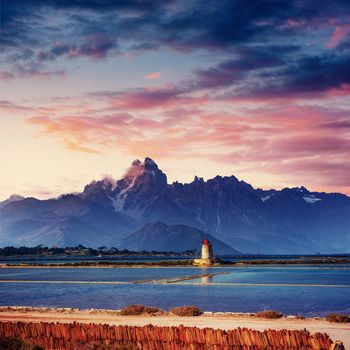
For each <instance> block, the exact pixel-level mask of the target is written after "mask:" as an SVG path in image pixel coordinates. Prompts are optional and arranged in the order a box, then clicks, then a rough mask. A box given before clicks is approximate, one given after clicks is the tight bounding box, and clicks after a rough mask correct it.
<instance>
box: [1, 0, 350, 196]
mask: <svg viewBox="0 0 350 350" xmlns="http://www.w3.org/2000/svg"><path fill="white" fill-rule="evenodd" d="M0 40H1V73H0V77H1V92H0V95H1V96H0V99H1V101H0V102H1V117H0V118H1V131H0V133H1V134H0V149H1V153H0V164H1V168H2V171H1V177H0V181H1V183H0V199H5V198H7V197H8V196H9V195H10V194H13V193H17V194H21V195H25V196H34V197H37V198H50V197H55V196H57V195H59V194H62V193H69V192H79V191H82V189H83V187H84V185H85V184H87V183H89V182H91V181H92V180H93V179H100V178H101V177H103V176H106V175H111V176H113V177H115V178H120V177H121V176H122V175H123V173H124V172H125V170H126V169H127V168H128V166H129V165H130V163H131V162H132V161H133V160H134V159H136V158H139V159H143V158H144V157H146V156H148V157H151V158H152V159H154V160H155V161H156V162H157V164H158V165H159V167H160V168H161V169H162V170H163V171H164V172H165V173H166V174H167V176H168V181H169V182H172V181H176V180H177V181H180V182H191V181H192V180H193V178H194V176H195V175H198V176H201V177H203V178H204V179H208V178H212V177H214V176H216V175H222V176H225V175H235V176H236V177H238V178H239V179H241V180H244V181H246V182H249V183H251V184H252V185H253V186H254V187H262V188H284V187H296V186H302V185H303V186H305V187H307V188H308V189H309V190H312V191H325V192H342V193H347V194H350V175H349V174H350V2H349V1H348V0H332V1H327V0H326V1H311V0H310V1H307V0H295V1H285V0H280V1H277V0H254V1H238V0H231V1H217V0H203V1H195V0H194V1H187V0H182V1H177V0H144V1H141V0H130V1H128V0H120V1H112V0H85V1H83V0H71V1H69V0H60V1H59V0H36V1H35V0H26V1H23V0H21V1H20V0H3V1H2V2H1V35H0Z"/></svg>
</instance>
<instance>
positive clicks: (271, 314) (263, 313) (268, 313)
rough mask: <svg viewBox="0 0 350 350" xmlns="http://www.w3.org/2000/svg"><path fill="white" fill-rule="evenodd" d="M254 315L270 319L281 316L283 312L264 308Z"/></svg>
mask: <svg viewBox="0 0 350 350" xmlns="http://www.w3.org/2000/svg"><path fill="white" fill-rule="evenodd" d="M255 316H256V317H262V318H267V319H270V320H272V319H277V318H281V317H283V314H282V313H280V312H278V311H274V310H264V311H260V312H257V313H256V314H255Z"/></svg>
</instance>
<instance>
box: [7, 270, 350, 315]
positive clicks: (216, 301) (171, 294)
mask: <svg viewBox="0 0 350 350" xmlns="http://www.w3.org/2000/svg"><path fill="white" fill-rule="evenodd" d="M217 272H225V274H220V275H215V276H213V277H209V278H207V277H203V278H193V279H189V280H185V281H180V282H175V283H170V284H161V283H164V281H165V280H166V279H170V280H171V279H174V278H176V277H182V276H195V275H199V274H207V273H217ZM0 280H2V281H4V282H1V283H0V305H28V306H50V307H55V306H57V307H80V308H110V309H119V308H121V307H123V306H125V305H129V304H133V303H142V304H147V305H155V306H159V307H162V308H165V309H167V308H170V307H172V306H177V305H197V306H199V307H201V308H202V309H204V310H206V311H237V312H256V311H259V310H263V309H270V308H271V309H275V310H279V311H282V312H283V313H285V314H304V315H310V316H311V315H323V314H326V313H329V312H343V313H347V314H350V266H346V265H342V266H335V265H333V266H328V267H327V266H297V267H295V266H275V265H274V266H258V267H256V266H254V267H227V268H207V269H206V268H190V267H185V268H183V267H182V268H181V267H171V268H10V269H7V268H4V269H0ZM6 280H7V281H11V282H5V281H6ZM145 280H153V282H146V283H141V284H134V282H135V281H145ZM16 281H18V282H16ZM24 281H26V282H24ZM35 281H36V282H35ZM38 281H46V283H37V282H38ZM49 281H56V283H47V282H49ZM58 281H65V282H66V283H64V284H61V283H57V282H58ZM73 281H77V282H79V284H73V283H71V282H73ZM84 282H90V283H89V284H88V283H84ZM94 282H107V283H108V282H112V283H113V282H124V283H127V284H120V285H119V284H94Z"/></svg>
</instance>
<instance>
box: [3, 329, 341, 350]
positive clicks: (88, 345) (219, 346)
mask: <svg viewBox="0 0 350 350" xmlns="http://www.w3.org/2000/svg"><path fill="white" fill-rule="evenodd" d="M0 336H2V337H12V338H19V339H22V340H24V341H26V342H27V343H29V344H33V345H39V346H41V347H43V348H44V349H59V350H65V349H67V350H72V349H74V350H83V349H84V350H89V349H94V350H109V349H113V350H116V349H118V350H119V349H120V350H126V349H127V350H129V349H130V350H180V349H181V350H329V349H331V348H332V349H333V348H334V349H337V347H335V343H334V344H333V342H332V341H331V339H330V338H329V336H328V335H327V334H322V333H315V334H313V335H311V334H310V333H309V332H308V331H307V330H301V331H300V330H296V331H290V330H272V329H269V330H265V331H263V332H260V331H256V330H252V329H247V328H237V329H233V330H229V331H225V330H220V329H213V328H197V327H184V326H178V327H158V326H152V325H147V326H143V327H136V326H109V325H102V324H92V323H89V324H87V323H45V322H40V323H31V322H30V323H26V322H0ZM340 346H342V345H341V344H340ZM339 349H343V348H342V347H339Z"/></svg>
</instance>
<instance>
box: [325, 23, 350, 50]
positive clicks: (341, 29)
mask: <svg viewBox="0 0 350 350" xmlns="http://www.w3.org/2000/svg"><path fill="white" fill-rule="evenodd" d="M349 32H350V24H346V25H342V26H337V27H336V28H335V30H334V31H333V33H332V35H331V37H330V38H329V39H328V41H327V43H326V47H328V48H333V47H336V46H338V44H339V43H340V42H341V41H342V40H343V39H344V38H345V37H346V36H347V35H348V33H349Z"/></svg>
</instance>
